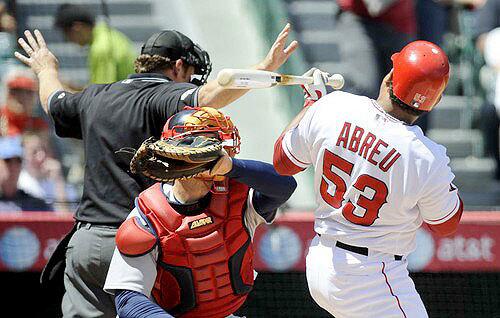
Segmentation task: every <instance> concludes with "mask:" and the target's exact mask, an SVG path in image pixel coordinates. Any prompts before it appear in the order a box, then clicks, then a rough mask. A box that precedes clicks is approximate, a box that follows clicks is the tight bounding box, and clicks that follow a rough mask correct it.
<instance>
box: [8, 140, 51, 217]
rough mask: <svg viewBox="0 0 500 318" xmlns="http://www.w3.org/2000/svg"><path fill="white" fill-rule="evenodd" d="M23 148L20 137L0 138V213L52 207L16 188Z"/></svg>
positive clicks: (47, 209) (49, 208)
mask: <svg viewBox="0 0 500 318" xmlns="http://www.w3.org/2000/svg"><path fill="white" fill-rule="evenodd" d="M22 156H23V148H22V145H21V138H20V137H1V138H0V212H15V211H50V210H52V207H51V206H50V205H48V204H47V203H45V202H44V201H43V200H40V199H37V198H35V197H33V196H31V195H29V194H27V193H26V192H24V191H23V190H21V189H19V188H18V187H17V180H18V178H19V174H20V173H21V167H22V161H23V160H22Z"/></svg>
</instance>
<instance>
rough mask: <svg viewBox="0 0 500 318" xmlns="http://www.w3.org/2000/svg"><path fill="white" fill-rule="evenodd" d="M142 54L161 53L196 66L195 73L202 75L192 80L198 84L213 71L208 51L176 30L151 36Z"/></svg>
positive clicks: (143, 47) (172, 59) (142, 49)
mask: <svg viewBox="0 0 500 318" xmlns="http://www.w3.org/2000/svg"><path fill="white" fill-rule="evenodd" d="M141 54H149V55H159V56H163V57H166V58H169V59H170V60H171V61H175V60H177V59H182V60H184V61H185V62H186V63H188V64H189V65H193V66H194V67H195V74H199V75H201V79H200V80H198V81H197V80H193V81H192V82H193V83H195V84H197V85H201V84H204V83H205V82H206V80H207V78H208V75H209V74H210V72H211V71H212V64H211V63H210V57H209V56H208V53H207V52H206V51H204V50H203V49H202V48H201V47H200V46H199V45H198V44H195V43H193V41H191V39H190V38H188V37H187V36H185V35H184V34H182V33H181V32H179V31H176V30H164V31H160V32H157V33H155V34H153V35H152V36H150V37H149V39H148V40H147V41H146V43H144V45H143V46H142V48H141Z"/></svg>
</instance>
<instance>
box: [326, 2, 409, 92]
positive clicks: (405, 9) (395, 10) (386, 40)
mask: <svg viewBox="0 0 500 318" xmlns="http://www.w3.org/2000/svg"><path fill="white" fill-rule="evenodd" d="M337 3H338V5H339V7H340V13H339V15H338V19H337V21H336V25H335V32H338V34H341V35H342V38H344V39H349V40H348V41H344V42H343V43H342V45H340V47H339V49H340V58H341V63H343V64H344V66H345V68H343V70H342V71H343V74H344V76H345V78H346V90H347V91H349V92H350V93H354V94H360V95H366V96H368V97H370V98H376V97H377V96H378V92H379V83H380V82H381V81H382V79H383V78H384V75H385V74H387V73H389V71H390V70H391V67H392V64H391V59H390V57H391V55H392V54H393V53H395V52H398V51H400V50H401V48H403V46H404V45H405V44H407V43H408V42H410V41H411V40H413V39H414V38H415V32H416V22H415V9H414V4H413V0H387V1H379V0H337Z"/></svg>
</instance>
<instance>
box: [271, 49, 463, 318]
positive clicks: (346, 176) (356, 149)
mask: <svg viewBox="0 0 500 318" xmlns="http://www.w3.org/2000/svg"><path fill="white" fill-rule="evenodd" d="M392 61H393V70H392V71H391V72H390V73H389V74H387V76H386V77H385V78H384V80H383V82H382V84H381V87H380V94H379V97H378V99H377V100H372V99H369V98H367V97H363V96H357V95H352V94H348V93H346V92H334V93H331V94H328V95H326V91H325V86H324V83H325V80H326V79H325V77H326V75H327V74H326V73H323V72H321V71H319V70H315V69H313V70H311V71H309V73H311V75H313V77H314V79H315V81H314V84H313V85H310V86H307V87H305V92H306V95H307V98H306V103H305V106H306V107H304V109H303V110H302V111H301V113H300V114H299V115H298V116H297V117H296V118H295V119H294V120H293V121H292V123H291V124H290V125H289V127H287V129H285V131H284V132H283V134H282V135H281V136H280V138H279V139H278V140H277V141H276V144H275V153H274V165H275V168H276V170H277V171H278V172H279V173H280V174H283V175H293V174H296V173H298V172H300V171H302V170H304V169H305V168H307V167H308V166H309V165H313V166H314V168H315V180H314V186H315V190H316V201H317V203H318V208H317V209H316V211H315V224H314V229H315V231H316V233H317V236H316V237H315V238H314V239H313V241H312V243H311V246H310V248H309V252H308V255H307V261H306V267H307V270H306V271H307V281H308V285H309V290H310V293H311V295H312V297H313V298H314V300H315V301H316V302H317V303H318V304H319V305H320V306H321V307H323V308H324V309H326V310H327V311H328V312H330V313H331V314H332V315H334V316H335V317H337V318H342V317H348V318H355V317H363V318H366V317H377V318H378V317H384V318H388V317H427V312H426V310H425V307H424V305H423V303H422V300H421V299H420V296H419V295H418V293H417V291H416V290H415V285H414V284H413V281H412V280H411V279H410V277H409V276H408V270H407V260H406V257H407V255H408V254H409V253H411V252H412V251H413V250H414V249H415V234H416V231H417V229H418V228H419V227H420V226H421V225H422V222H425V223H427V224H428V225H429V228H430V229H431V230H432V231H433V232H436V233H438V234H440V235H449V234H451V233H453V232H454V231H455V230H456V228H457V226H458V223H459V221H460V217H461V214H462V209H463V205H462V202H461V200H460V198H459V195H458V191H457V188H456V187H455V186H454V185H453V184H452V181H453V179H454V175H453V173H452V172H451V170H450V168H449V166H448V164H449V161H450V160H449V158H448V157H447V156H446V149H445V148H444V147H443V146H441V145H438V144H436V143H435V142H433V141H432V140H430V139H428V138H427V137H425V136H424V135H423V133H422V131H421V129H420V128H419V127H418V126H415V125H413V123H414V122H415V121H416V120H417V118H418V117H419V116H420V115H422V114H424V113H426V112H429V111H431V110H432V109H433V107H435V106H436V104H437V103H438V102H439V100H440V98H441V96H442V93H443V91H444V89H445V87H446V85H447V83H448V77H449V64H448V58H447V56H446V55H445V53H444V52H443V51H442V50H441V49H440V48H439V47H438V46H436V45H434V44H432V43H430V42H425V41H416V42H412V43H410V44H408V45H407V46H406V47H404V48H403V49H402V50H401V52H399V53H396V54H394V55H393V56H392ZM325 95H326V96H325ZM322 96H323V97H322ZM321 97H322V98H321ZM316 100H317V102H315V101H316Z"/></svg>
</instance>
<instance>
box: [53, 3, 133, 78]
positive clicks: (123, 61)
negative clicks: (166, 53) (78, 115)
mask: <svg viewBox="0 0 500 318" xmlns="http://www.w3.org/2000/svg"><path fill="white" fill-rule="evenodd" d="M55 26H56V27H57V28H59V29H61V30H62V31H63V33H64V36H65V37H66V39H67V40H68V41H69V42H73V43H75V44H78V45H80V46H85V45H89V46H90V47H89V53H88V67H89V72H90V83H92V84H107V83H112V82H117V81H119V80H122V79H125V78H127V76H128V75H129V74H131V73H134V60H135V58H136V56H137V53H136V52H135V51H134V49H133V46H132V43H131V42H130V40H129V39H128V38H127V37H126V36H125V35H124V34H123V33H121V32H119V31H117V30H115V29H113V28H111V27H110V26H108V25H107V24H106V23H104V22H102V23H97V24H96V22H95V16H94V14H92V13H90V12H89V11H88V10H87V9H86V8H85V7H82V6H79V5H73V4H63V5H61V6H59V8H58V10H57V13H56V16H55Z"/></svg>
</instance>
